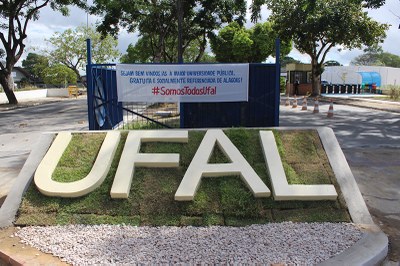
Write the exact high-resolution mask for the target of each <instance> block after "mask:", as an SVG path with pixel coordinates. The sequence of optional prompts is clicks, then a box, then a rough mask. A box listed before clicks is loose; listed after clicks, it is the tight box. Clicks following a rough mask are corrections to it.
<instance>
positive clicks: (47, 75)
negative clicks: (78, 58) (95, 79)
mask: <svg viewBox="0 0 400 266" xmlns="http://www.w3.org/2000/svg"><path fill="white" fill-rule="evenodd" d="M43 81H44V82H45V83H46V84H53V85H58V86H63V87H67V85H68V84H70V83H72V84H76V75H75V72H74V71H72V70H71V69H69V68H68V67H66V66H65V65H62V64H56V65H53V66H50V67H48V68H45V69H44V70H43Z"/></svg>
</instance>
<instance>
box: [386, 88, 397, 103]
mask: <svg viewBox="0 0 400 266" xmlns="http://www.w3.org/2000/svg"><path fill="white" fill-rule="evenodd" d="M385 89H389V97H390V99H392V100H395V101H397V100H399V99H400V86H398V85H397V86H396V85H387V86H386V88H385Z"/></svg>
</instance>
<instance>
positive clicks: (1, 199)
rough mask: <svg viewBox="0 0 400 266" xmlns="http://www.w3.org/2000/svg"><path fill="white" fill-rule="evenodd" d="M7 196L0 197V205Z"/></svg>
mask: <svg viewBox="0 0 400 266" xmlns="http://www.w3.org/2000/svg"><path fill="white" fill-rule="evenodd" d="M6 198H7V196H3V197H1V198H0V207H1V206H2V205H3V203H4V201H5V200H6Z"/></svg>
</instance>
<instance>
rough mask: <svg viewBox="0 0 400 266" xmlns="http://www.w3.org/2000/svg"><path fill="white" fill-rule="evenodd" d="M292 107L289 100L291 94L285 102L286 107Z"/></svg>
mask: <svg viewBox="0 0 400 266" xmlns="http://www.w3.org/2000/svg"><path fill="white" fill-rule="evenodd" d="M289 105H290V99H289V94H288V96H287V97H286V101H285V106H289Z"/></svg>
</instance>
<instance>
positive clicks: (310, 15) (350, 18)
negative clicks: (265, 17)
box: [252, 0, 388, 95]
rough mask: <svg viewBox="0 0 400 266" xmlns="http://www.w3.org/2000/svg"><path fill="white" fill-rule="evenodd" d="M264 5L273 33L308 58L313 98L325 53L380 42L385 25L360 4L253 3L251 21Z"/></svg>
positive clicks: (319, 0)
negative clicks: (289, 42)
mask: <svg viewBox="0 0 400 266" xmlns="http://www.w3.org/2000/svg"><path fill="white" fill-rule="evenodd" d="M264 3H266V5H267V7H268V9H269V10H271V16H270V17H269V20H270V21H271V22H273V25H274V30H276V31H277V33H278V36H280V37H281V38H282V39H283V40H285V39H290V38H291V39H292V40H293V42H294V45H295V47H296V48H297V49H298V50H299V51H300V52H302V53H306V54H308V55H309V56H310V58H311V65H312V86H313V94H314V95H318V94H319V93H320V91H319V90H320V78H321V74H322V71H323V63H324V61H325V57H326V55H327V53H328V52H329V51H330V50H331V49H332V48H333V47H335V46H337V45H341V46H342V47H343V48H346V49H353V48H361V47H362V46H363V45H367V46H371V45H373V44H376V43H379V42H382V41H383V39H384V38H385V37H386V33H385V31H386V30H387V29H388V25H386V24H380V23H378V22H376V21H374V20H372V19H371V18H370V17H368V13H367V12H364V10H363V4H362V3H361V1H359V0H350V1H341V0H331V1H325V0H298V1H293V0H266V1H253V6H252V9H253V16H252V18H253V19H257V17H258V16H259V11H260V10H259V7H260V6H261V5H262V4H264Z"/></svg>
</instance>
